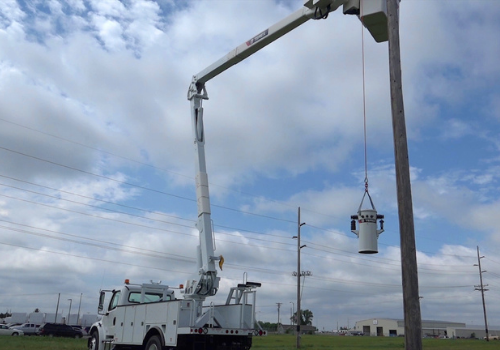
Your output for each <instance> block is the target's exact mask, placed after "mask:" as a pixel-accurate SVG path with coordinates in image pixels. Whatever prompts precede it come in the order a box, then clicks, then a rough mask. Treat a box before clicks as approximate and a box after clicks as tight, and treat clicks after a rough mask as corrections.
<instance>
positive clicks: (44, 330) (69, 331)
mask: <svg viewBox="0 0 500 350" xmlns="http://www.w3.org/2000/svg"><path fill="white" fill-rule="evenodd" d="M38 334H40V335H46V336H49V337H70V338H81V337H83V333H82V331H81V330H79V329H75V328H73V327H71V326H68V325H67V324H59V323H46V324H44V325H43V326H41V327H40V328H39V329H38Z"/></svg>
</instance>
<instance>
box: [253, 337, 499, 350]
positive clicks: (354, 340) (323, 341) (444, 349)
mask: <svg viewBox="0 0 500 350" xmlns="http://www.w3.org/2000/svg"><path fill="white" fill-rule="evenodd" d="M422 343H423V349H424V350H427V349H429V350H431V349H440V350H483V349H499V348H500V342H499V341H490V342H486V341H484V340H471V339H422ZM404 348H405V346H404V338H388V337H339V336H332V335H304V336H303V337H302V340H301V349H306V350H310V349H314V350H316V349H318V350H320V349H324V350H326V349H343V350H366V349H380V350H381V349H404ZM252 349H256V350H257V349H265V350H292V349H296V337H295V336H293V335H269V336H267V337H255V338H254V339H253V346H252Z"/></svg>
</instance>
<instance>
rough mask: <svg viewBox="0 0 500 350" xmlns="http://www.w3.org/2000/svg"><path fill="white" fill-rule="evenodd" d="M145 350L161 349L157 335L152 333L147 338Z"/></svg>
mask: <svg viewBox="0 0 500 350" xmlns="http://www.w3.org/2000/svg"><path fill="white" fill-rule="evenodd" d="M145 350H161V341H160V338H159V337H158V336H157V335H153V336H152V337H151V338H149V340H148V342H147V344H146V349H145Z"/></svg>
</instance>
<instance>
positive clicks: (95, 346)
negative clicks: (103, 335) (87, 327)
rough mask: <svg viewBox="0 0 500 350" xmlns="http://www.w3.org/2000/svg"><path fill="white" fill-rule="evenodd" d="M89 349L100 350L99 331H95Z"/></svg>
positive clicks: (89, 342)
mask: <svg viewBox="0 0 500 350" xmlns="http://www.w3.org/2000/svg"><path fill="white" fill-rule="evenodd" d="M87 348H88V350H98V348H99V333H98V332H97V331H93V332H92V334H91V335H90V338H89V341H88V343H87Z"/></svg>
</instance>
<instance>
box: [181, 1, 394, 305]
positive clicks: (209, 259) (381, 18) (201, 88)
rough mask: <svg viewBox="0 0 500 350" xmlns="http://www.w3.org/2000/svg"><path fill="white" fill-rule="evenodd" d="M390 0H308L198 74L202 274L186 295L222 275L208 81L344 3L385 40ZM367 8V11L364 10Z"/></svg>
mask: <svg viewBox="0 0 500 350" xmlns="http://www.w3.org/2000/svg"><path fill="white" fill-rule="evenodd" d="M386 1H387V0H304V6H303V7H302V8H301V9H299V10H297V11H295V12H294V13H292V14H291V15H289V16H287V17H286V18H284V19H283V20H281V21H279V22H277V23H276V24H274V25H272V26H271V27H269V28H267V29H266V30H264V31H262V32H260V33H259V34H257V35H256V36H254V37H253V38H251V39H249V40H247V41H245V42H244V43H242V44H241V45H239V46H238V47H236V48H235V49H233V50H231V51H230V52H229V53H228V54H226V55H225V56H224V57H222V58H220V59H219V60H217V61H216V62H214V63H213V64H211V65H210V66H208V67H207V68H205V69H203V70H202V71H201V72H199V73H198V74H196V75H194V76H193V78H192V81H191V84H190V86H189V90H188V95H187V98H188V100H190V101H191V121H192V122H191V124H192V130H193V144H194V149H195V157H196V197H197V202H198V221H197V225H196V226H197V228H198V231H199V239H200V243H199V246H198V248H197V249H198V250H197V261H198V276H194V277H193V278H192V279H191V280H188V281H187V283H186V288H185V289H184V294H185V297H186V298H196V299H199V300H202V299H204V298H205V297H206V296H210V295H215V293H216V292H217V289H218V285H219V277H217V270H216V269H215V261H217V260H219V257H216V256H214V244H213V232H212V220H211V212H210V199H209V190H208V176H207V172H206V161H205V135H204V128H203V106H202V102H203V100H208V94H207V91H206V88H205V83H206V82H208V81H209V80H210V79H212V78H214V77H216V76H217V75H219V74H220V73H222V72H224V71H225V70H227V69H228V68H230V67H232V66H233V65H235V64H237V63H238V62H241V61H242V60H244V59H245V58H247V57H249V56H251V55H253V54H254V53H256V52H257V51H259V50H260V49H262V48H264V47H266V46H267V45H269V44H271V43H272V42H274V41H275V40H277V39H278V38H280V37H282V36H283V35H285V34H287V33H289V32H290V31H292V30H294V29H295V28H297V27H299V26H300V25H301V24H304V23H305V22H307V21H308V20H310V19H325V18H327V17H328V14H329V13H330V12H332V11H335V10H336V9H337V8H338V7H339V6H341V5H343V6H344V13H345V14H355V15H358V16H359V17H360V18H361V19H362V21H363V24H364V25H365V27H367V29H368V30H369V31H370V33H372V35H373V37H374V38H375V40H376V41H377V42H381V41H385V40H386V39H385V40H384V37H385V36H387V34H386V33H387V17H386V13H387V10H386V9H387V5H386ZM363 7H364V8H365V10H363Z"/></svg>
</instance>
